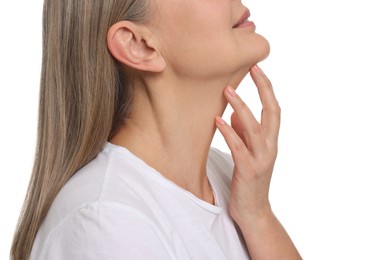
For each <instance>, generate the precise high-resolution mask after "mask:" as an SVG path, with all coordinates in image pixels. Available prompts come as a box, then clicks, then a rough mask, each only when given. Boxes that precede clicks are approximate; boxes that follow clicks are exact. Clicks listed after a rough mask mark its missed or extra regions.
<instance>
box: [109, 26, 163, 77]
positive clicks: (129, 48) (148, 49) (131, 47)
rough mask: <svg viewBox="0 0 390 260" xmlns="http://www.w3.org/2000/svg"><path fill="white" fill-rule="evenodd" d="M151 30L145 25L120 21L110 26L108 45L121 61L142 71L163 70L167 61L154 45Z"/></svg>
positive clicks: (115, 56) (113, 54)
mask: <svg viewBox="0 0 390 260" xmlns="http://www.w3.org/2000/svg"><path fill="white" fill-rule="evenodd" d="M151 35H152V34H151V33H150V31H149V30H148V29H147V28H146V27H145V26H144V25H138V24H135V23H133V22H131V21H120V22H118V23H116V24H114V25H112V26H111V27H110V29H109V30H108V33H107V45H108V49H109V51H110V52H111V54H112V56H114V58H115V59H117V60H118V61H119V62H120V63H122V64H124V65H126V66H128V67H131V68H134V69H136V70H140V71H149V72H161V71H163V70H164V69H165V67H166V61H165V59H164V57H163V56H162V55H161V53H160V51H159V49H158V48H157V47H158V46H154V42H152V41H151V40H150V39H151Z"/></svg>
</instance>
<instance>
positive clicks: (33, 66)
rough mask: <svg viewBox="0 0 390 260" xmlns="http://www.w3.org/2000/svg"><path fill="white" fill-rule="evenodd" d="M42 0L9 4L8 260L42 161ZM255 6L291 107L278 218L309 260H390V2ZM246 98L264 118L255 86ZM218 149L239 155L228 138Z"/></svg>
mask: <svg viewBox="0 0 390 260" xmlns="http://www.w3.org/2000/svg"><path fill="white" fill-rule="evenodd" d="M186 1H197V0H186ZM42 2H43V1H42V0H38V1H30V0H19V1H2V2H1V3H0V33H1V41H0V65H1V77H0V116H1V117H0V118H1V127H0V136H1V150H0V160H1V161H0V164H1V166H0V199H1V201H0V205H1V214H0V259H7V258H8V251H9V247H10V243H11V237H12V233H13V230H14V228H15V225H16V221H17V218H18V215H19V211H20V208H21V206H22V202H23V199H24V195H25V191H26V187H27V183H28V180H29V175H30V173H31V168H32V163H33V155H34V149H35V147H34V146H35V138H36V125H37V110H38V92H39V75H40V63H41V60H40V59H41V57H40V55H41V12H42V10H41V9H42ZM245 4H246V5H247V6H248V7H250V9H251V12H252V20H254V21H255V23H256V25H257V31H258V32H259V33H261V34H263V35H264V36H265V37H266V38H267V39H268V40H269V41H270V43H271V49H272V50H271V55H270V56H269V58H268V59H267V60H266V61H265V62H262V63H261V64H260V66H261V67H262V68H263V70H264V71H265V73H266V74H267V75H268V77H269V78H270V79H271V81H272V82H273V85H274V89H275V92H276V94H277V97H278V99H279V103H280V104H281V107H282V117H283V118H282V126H281V132H280V152H279V157H278V160H277V164H276V167H275V171H274V177H273V182H272V187H271V200H272V204H273V208H274V211H275V212H276V214H277V216H278V217H279V219H280V220H281V222H282V223H283V224H284V226H285V227H286V229H287V230H288V232H289V233H290V235H291V237H292V239H293V240H294V242H295V244H296V246H297V247H298V249H299V250H300V252H301V254H302V256H303V258H304V259H390V249H389V248H390V181H389V177H388V175H389V174H390V116H389V114H390V92H389V88H390V15H389V8H388V7H387V6H388V5H387V4H386V1H385V0H370V1H368V0H354V1H352V0H328V1H316V0H295V1H290V0H269V1H265V0H263V1H258V0H247V1H246V2H245ZM238 92H239V94H241V95H242V97H243V99H245V101H246V102H247V103H248V105H249V106H250V107H251V109H252V111H253V112H254V113H257V114H260V109H261V108H260V102H259V100H258V96H257V93H256V91H255V87H254V85H253V83H252V82H251V81H250V80H249V79H248V78H246V79H245V80H244V82H243V84H242V86H241V87H240V88H239V91H238ZM227 112H228V113H229V112H231V110H228V111H227ZM228 118H229V117H228V115H226V119H228ZM213 145H214V146H217V147H218V148H220V149H222V150H225V151H228V150H227V147H226V145H225V144H224V141H223V139H222V138H221V136H220V135H217V136H216V138H215V140H214V144H213Z"/></svg>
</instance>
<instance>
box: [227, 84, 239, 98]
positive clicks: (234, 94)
mask: <svg viewBox="0 0 390 260" xmlns="http://www.w3.org/2000/svg"><path fill="white" fill-rule="evenodd" d="M227 92H228V94H229V95H230V96H232V97H237V96H238V95H237V93H236V91H235V90H234V89H233V88H232V87H231V86H228V87H227Z"/></svg>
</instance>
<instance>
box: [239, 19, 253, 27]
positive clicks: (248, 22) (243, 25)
mask: <svg viewBox="0 0 390 260" xmlns="http://www.w3.org/2000/svg"><path fill="white" fill-rule="evenodd" d="M244 27H255V23H254V22H252V21H248V20H245V21H243V22H242V23H240V24H238V25H236V26H234V28H244Z"/></svg>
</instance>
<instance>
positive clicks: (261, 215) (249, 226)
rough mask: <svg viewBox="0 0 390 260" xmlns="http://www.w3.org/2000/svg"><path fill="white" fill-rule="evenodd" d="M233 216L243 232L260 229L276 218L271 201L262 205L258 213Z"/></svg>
mask: <svg viewBox="0 0 390 260" xmlns="http://www.w3.org/2000/svg"><path fill="white" fill-rule="evenodd" d="M233 218H234V220H235V222H236V223H237V224H238V226H239V227H240V229H241V231H243V232H244V231H247V230H248V231H253V230H259V229H261V227H263V226H264V225H268V224H269V223H271V222H272V221H275V220H276V216H275V215H274V213H273V211H272V208H271V205H270V204H269V203H267V204H266V205H264V206H263V207H261V208H260V209H259V210H258V211H257V212H256V213H253V214H248V215H241V216H236V217H234V216H233Z"/></svg>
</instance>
